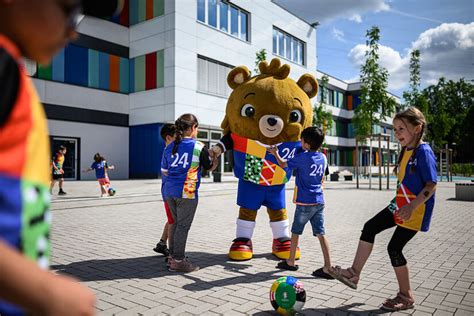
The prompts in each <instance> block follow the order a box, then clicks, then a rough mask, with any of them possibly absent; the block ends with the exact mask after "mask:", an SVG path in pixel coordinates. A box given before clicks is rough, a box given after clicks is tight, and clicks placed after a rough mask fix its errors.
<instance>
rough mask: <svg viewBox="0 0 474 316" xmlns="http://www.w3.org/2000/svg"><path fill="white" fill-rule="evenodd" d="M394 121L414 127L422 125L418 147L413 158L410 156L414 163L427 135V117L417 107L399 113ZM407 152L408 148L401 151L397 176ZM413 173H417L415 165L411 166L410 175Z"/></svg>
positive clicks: (412, 154)
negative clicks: (419, 147)
mask: <svg viewBox="0 0 474 316" xmlns="http://www.w3.org/2000/svg"><path fill="white" fill-rule="evenodd" d="M393 120H394V121H395V120H400V121H402V122H404V123H405V124H407V123H408V124H410V125H413V126H418V125H421V132H420V135H419V136H418V139H417V141H416V147H415V149H414V150H413V152H412V153H411V156H410V161H412V160H413V158H414V157H415V156H416V150H417V149H418V146H419V145H420V143H421V141H422V140H423V134H424V133H425V129H426V119H425V116H424V115H423V113H422V112H421V111H420V110H418V109H417V108H416V107H414V106H410V107H408V108H406V109H405V110H403V111H400V112H398V113H397V114H396V115H395V117H394V118H393ZM405 151H406V148H405V147H402V150H401V151H400V154H399V155H398V161H397V165H396V166H395V168H394V169H393V172H394V173H395V174H397V173H398V171H399V170H398V168H399V166H400V162H401V161H402V159H403V154H404V153H405ZM413 172H415V165H414V164H413V163H412V164H411V165H410V173H413Z"/></svg>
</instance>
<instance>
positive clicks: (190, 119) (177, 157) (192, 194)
mask: <svg viewBox="0 0 474 316" xmlns="http://www.w3.org/2000/svg"><path fill="white" fill-rule="evenodd" d="M175 126H176V140H175V141H174V142H172V143H171V144H169V145H168V146H167V147H166V149H165V153H164V156H163V159H162V160H161V171H162V173H163V174H165V175H166V176H167V179H166V183H165V196H166V202H168V206H169V208H170V210H171V214H172V215H173V219H174V222H175V223H174V224H173V225H171V234H170V240H169V241H170V249H169V250H170V255H171V258H170V260H169V271H170V272H192V271H196V270H199V267H198V266H195V265H193V264H192V263H191V261H189V260H188V259H187V258H186V257H185V248H186V241H187V238H188V232H189V229H190V228H191V224H192V222H193V219H194V214H195V213H196V208H197V205H198V189H199V184H200V182H201V168H204V169H206V170H209V169H211V167H212V159H210V158H212V157H209V152H208V150H207V148H206V147H205V146H204V144H203V143H201V142H199V141H196V136H197V132H198V120H197V118H196V116H194V115H193V114H183V115H181V116H180V117H179V118H178V119H177V120H176V122H175Z"/></svg>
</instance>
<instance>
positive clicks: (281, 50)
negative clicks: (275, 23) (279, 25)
mask: <svg viewBox="0 0 474 316" xmlns="http://www.w3.org/2000/svg"><path fill="white" fill-rule="evenodd" d="M284 37H285V35H283V33H279V34H278V55H280V56H284V53H285V50H284V49H285V46H284V41H283V38H284Z"/></svg>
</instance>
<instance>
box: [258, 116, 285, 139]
mask: <svg viewBox="0 0 474 316" xmlns="http://www.w3.org/2000/svg"><path fill="white" fill-rule="evenodd" d="M258 126H259V128H260V132H261V133H262V134H263V135H264V136H265V137H268V138H273V137H277V136H278V135H280V133H281V131H282V130H283V128H284V127H285V123H284V122H283V120H282V119H281V117H279V116H278V115H264V116H262V117H261V118H260V121H258Z"/></svg>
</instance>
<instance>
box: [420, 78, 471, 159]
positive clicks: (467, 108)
mask: <svg viewBox="0 0 474 316" xmlns="http://www.w3.org/2000/svg"><path fill="white" fill-rule="evenodd" d="M422 94H423V96H424V97H425V98H426V100H427V102H428V115H427V120H428V133H427V140H428V141H429V142H431V143H432V144H433V145H434V147H435V148H438V149H440V148H443V147H444V145H445V144H448V145H449V146H450V147H452V145H453V143H456V151H457V158H458V159H457V160H458V161H460V162H462V161H465V162H472V161H473V160H474V157H473V156H474V153H473V150H472V142H470V141H471V140H472V139H474V135H473V132H474V131H473V128H472V126H473V124H472V117H473V112H474V110H473V107H474V85H472V84H471V83H468V82H466V81H465V80H464V79H460V80H459V81H457V82H455V81H453V80H449V81H446V79H445V78H443V77H442V78H440V79H439V81H438V83H437V84H436V85H431V86H429V87H427V88H425V89H424V90H423V91H422Z"/></svg>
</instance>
